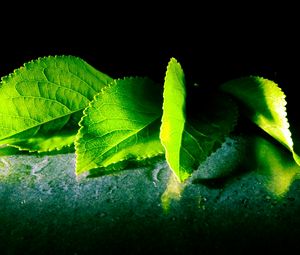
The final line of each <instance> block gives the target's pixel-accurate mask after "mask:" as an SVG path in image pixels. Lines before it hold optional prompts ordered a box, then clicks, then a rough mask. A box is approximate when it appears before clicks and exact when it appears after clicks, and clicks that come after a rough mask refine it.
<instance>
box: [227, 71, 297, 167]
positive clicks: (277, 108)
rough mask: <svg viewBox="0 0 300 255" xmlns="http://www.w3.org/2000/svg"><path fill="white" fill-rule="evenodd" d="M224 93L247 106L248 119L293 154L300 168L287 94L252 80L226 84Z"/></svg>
mask: <svg viewBox="0 0 300 255" xmlns="http://www.w3.org/2000/svg"><path fill="white" fill-rule="evenodd" d="M221 89H222V90H223V91H226V92H228V93H229V94H231V95H233V96H234V97H235V98H237V99H238V100H239V101H240V103H241V104H242V105H243V106H244V110H245V113H246V115H247V116H248V117H249V118H250V119H251V120H252V121H253V122H254V123H255V124H257V125H258V126H259V127H260V128H262V129H263V130H264V131H265V132H267V133H268V134H269V135H271V136H272V137H273V138H275V139H276V140H277V141H279V142H280V143H281V144H283V145H284V146H285V147H286V148H287V149H288V150H290V151H291V152H292V153H293V157H294V159H295V161H296V162H297V164H298V165H300V158H299V156H298V155H297V154H296V153H295V152H294V149H293V140H292V137H291V132H290V130H289V123H288V120H287V113H286V103H287V102H286V100H285V94H284V93H283V92H282V90H281V89H280V88H279V87H278V85H277V84H276V83H275V82H273V81H271V80H268V79H264V78H262V77H257V76H250V77H244V78H240V79H235V80H231V81H229V82H227V83H225V84H222V85H221Z"/></svg>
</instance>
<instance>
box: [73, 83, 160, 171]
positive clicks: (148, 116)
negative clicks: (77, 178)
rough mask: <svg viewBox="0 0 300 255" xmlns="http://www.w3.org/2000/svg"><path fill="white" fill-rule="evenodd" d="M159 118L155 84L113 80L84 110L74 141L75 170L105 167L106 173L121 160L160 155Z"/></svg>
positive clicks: (157, 90)
mask: <svg viewBox="0 0 300 255" xmlns="http://www.w3.org/2000/svg"><path fill="white" fill-rule="evenodd" d="M160 118H161V88H160V86H159V85H157V84H155V83H154V82H153V81H151V80H150V79H147V78H125V79H122V80H115V81H114V82H113V84H112V85H110V86H109V87H107V88H105V89H104V90H103V91H102V92H101V93H99V94H98V95H97V96H96V97H95V99H94V101H92V102H91V104H90V106H89V107H88V108H87V109H86V110H85V111H84V117H83V118H82V120H81V122H80V126H81V128H80V130H79V132H78V136H77V138H76V142H75V147H76V154H77V163H76V173H77V174H80V173H83V172H85V171H89V170H92V169H95V168H107V173H109V172H111V171H112V169H113V170H118V169H119V167H122V168H123V167H124V164H119V163H120V162H125V160H126V161H143V160H145V159H147V158H151V157H154V156H157V155H159V154H162V153H163V152H164V151H163V147H162V145H161V143H160V140H159V124H160ZM112 165H114V166H115V168H111V166H112ZM118 166H119V167H118ZM104 170H105V169H104Z"/></svg>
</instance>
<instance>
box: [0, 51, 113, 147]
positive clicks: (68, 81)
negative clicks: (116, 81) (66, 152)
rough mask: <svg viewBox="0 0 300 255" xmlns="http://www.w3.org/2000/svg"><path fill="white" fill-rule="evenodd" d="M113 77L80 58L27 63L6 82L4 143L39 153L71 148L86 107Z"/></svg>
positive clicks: (0, 96) (1, 103)
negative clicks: (66, 147)
mask: <svg viewBox="0 0 300 255" xmlns="http://www.w3.org/2000/svg"><path fill="white" fill-rule="evenodd" d="M111 81H112V78H110V77H109V76H107V75H105V74H103V73H101V72H99V71H97V70H96V69H94V68H93V67H92V66H90V65H89V64H88V63H86V62H85V61H83V60H82V59H80V58H78V57H73V56H55V57H52V56H50V57H44V58H39V59H37V60H34V61H31V62H29V63H26V64H25V65H24V66H23V67H21V68H19V69H17V70H15V71H14V73H12V74H10V75H8V76H6V77H4V78H3V79H2V81H1V85H0V145H1V144H2V145H3V144H8V145H10V146H14V147H18V148H19V149H22V150H29V151H38V152H44V151H51V150H55V149H61V148H62V147H65V146H71V145H72V144H73V142H74V138H75V135H76V132H77V130H78V122H79V120H80V118H81V117H82V111H83V109H84V108H85V107H86V106H87V105H88V104H89V102H90V101H91V100H92V99H93V97H94V96H95V95H96V94H97V93H98V92H99V91H100V90H101V89H102V88H103V87H104V86H106V85H107V84H108V83H110V82H111Z"/></svg>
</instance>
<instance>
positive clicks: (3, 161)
mask: <svg viewBox="0 0 300 255" xmlns="http://www.w3.org/2000/svg"><path fill="white" fill-rule="evenodd" d="M255 139H256V138H255ZM255 139H254V140H255ZM248 140H249V139H248ZM248 140H245V139H244V138H241V137H238V138H237V137H233V138H229V139H227V141H226V142H225V143H224V144H223V146H222V148H221V149H219V150H218V151H217V152H216V153H214V154H213V155H212V156H211V157H209V158H208V159H207V160H206V161H205V162H204V163H203V164H202V165H201V166H200V168H199V169H198V170H197V171H196V172H195V174H194V175H193V176H192V177H191V178H190V180H189V181H188V182H187V183H186V184H185V185H178V184H177V185H176V183H175V184H174V178H173V175H172V173H171V171H170V170H169V168H168V167H167V164H166V162H157V163H156V164H155V165H151V166H147V167H143V168H138V169H129V170H124V172H121V173H116V174H113V175H109V176H103V177H97V178H86V177H76V176H75V174H74V166H75V155H74V154H73V153H69V154H58V155H43V156H41V155H11V156H2V157H0V254H3V255H4V254H78V255H79V254H215V253H218V254H224V253H230V254H245V253H247V252H257V253H259V252H262V251H265V252H267V251H269V252H270V251H271V250H272V251H282V252H283V251H284V252H289V251H291V250H292V249H294V248H296V249H297V248H298V249H299V246H300V244H298V237H299V234H300V217H299V215H300V196H299V195H300V183H299V181H298V180H297V178H294V177H295V176H296V175H297V171H299V168H298V167H297V166H295V165H294V163H293V162H292V160H291V159H290V158H289V155H288V154H287V153H286V152H285V151H283V150H282V151H281V150H280V149H278V150H277V148H279V146H278V145H277V144H272V143H270V142H269V141H268V140H265V139H263V138H257V139H256V140H255V141H256V142H257V141H259V142H260V147H255V151H256V152H257V151H258V152H259V153H260V155H262V156H261V159H256V161H255V159H254V158H255V157H254V156H253V144H254V142H253V141H254V140H253V139H252V140H251V141H252V142H251V146H250V145H249V144H250V143H249V141H248ZM256 144H258V143H256ZM261 144H262V145H261ZM250 147H251V148H252V150H251V151H250V149H249V148H250ZM268 148H270V149H268ZM274 148H275V149H276V151H275V152H274V153H273V154H269V152H270V151H271V152H272V150H275V149H274ZM276 153H277V154H276ZM274 155H275V156H274ZM283 156H284V157H286V158H287V159H286V160H285V159H284V160H283V159H281V158H282V157H283ZM272 157H273V161H270V160H269V159H270V158H271V159H272ZM256 158H258V156H257V155H256ZM276 159H278V160H277V161H279V163H278V162H277V161H276ZM268 160H269V161H268ZM254 161H255V162H254ZM274 161H276V162H277V163H278V164H279V166H278V164H277V165H274V166H272V165H271V166H270V164H269V168H270V169H271V168H272V169H273V168H276V169H275V170H276V171H277V169H279V170H278V172H279V173H280V171H281V170H282V169H281V168H285V169H287V170H286V171H287V172H289V173H290V174H289V175H285V172H284V173H282V174H279V175H278V176H277V175H276V174H275V175H274V173H273V172H272V173H271V172H270V171H269V170H268V171H267V170H266V171H263V168H268V167H266V166H265V165H264V164H265V163H266V162H267V163H268V162H274ZM280 161H282V164H281V163H280ZM276 162H275V163H276ZM245 163H246V164H245ZM275 163H274V164H275ZM247 164H248V165H250V166H251V167H250V169H247V167H245V165H247ZM280 164H281V165H280ZM269 168H268V169H269ZM283 171H285V170H283ZM224 172H225V173H226V176H225V177H222V176H221V174H222V173H224ZM291 176H292V177H291ZM172 180H173V185H172ZM280 182H282V184H280ZM283 186H284V187H283Z"/></svg>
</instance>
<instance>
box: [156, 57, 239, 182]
mask: <svg viewBox="0 0 300 255" xmlns="http://www.w3.org/2000/svg"><path fill="white" fill-rule="evenodd" d="M199 92H200V94H199V95H197V96H195V97H194V98H196V100H195V102H192V103H191V104H189V105H190V108H189V107H186V103H185V98H186V92H185V79H184V73H183V70H182V68H181V66H180V64H179V63H178V62H177V61H176V60H175V59H174V58H172V59H171V60H170V62H169V64H168V67H167V72H166V77H165V83H164V93H163V95H164V102H163V116H162V124H161V132H160V139H161V142H162V144H163V146H164V148H165V151H166V159H167V162H168V164H169V166H170V168H171V169H172V170H173V172H174V173H175V175H176V176H177V177H178V180H179V181H184V180H186V179H187V178H188V177H189V176H190V175H191V173H192V172H193V171H194V170H196V169H197V168H198V167H199V165H200V163H201V162H203V161H204V160H205V159H206V158H207V157H208V156H209V155H210V154H211V153H212V152H214V151H215V150H216V149H217V148H218V147H219V146H220V145H221V144H222V142H223V141H224V138H225V136H226V135H228V134H229V133H230V132H231V131H232V129H233V127H234V125H235V123H236V119H237V107H236V105H235V104H234V103H233V102H232V100H230V99H229V98H228V97H224V96H223V97H221V96H218V94H211V93H201V92H202V90H200V91H199ZM188 100H189V99H188Z"/></svg>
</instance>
